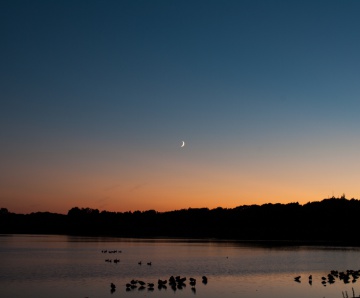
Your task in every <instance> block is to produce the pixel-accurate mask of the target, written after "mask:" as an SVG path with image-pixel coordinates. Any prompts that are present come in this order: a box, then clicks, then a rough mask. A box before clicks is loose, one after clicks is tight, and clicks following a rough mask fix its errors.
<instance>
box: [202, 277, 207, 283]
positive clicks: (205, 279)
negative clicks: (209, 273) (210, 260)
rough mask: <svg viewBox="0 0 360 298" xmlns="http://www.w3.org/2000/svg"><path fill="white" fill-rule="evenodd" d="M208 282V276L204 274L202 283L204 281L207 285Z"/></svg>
mask: <svg viewBox="0 0 360 298" xmlns="http://www.w3.org/2000/svg"><path fill="white" fill-rule="evenodd" d="M207 282H208V279H207V277H206V276H205V275H204V276H203V277H202V283H203V284H204V285H206V284H207Z"/></svg>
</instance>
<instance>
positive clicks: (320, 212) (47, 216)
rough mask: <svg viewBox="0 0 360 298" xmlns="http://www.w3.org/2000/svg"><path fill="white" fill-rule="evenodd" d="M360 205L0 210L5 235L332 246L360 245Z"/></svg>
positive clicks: (332, 201) (333, 200) (326, 201)
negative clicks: (59, 210) (120, 209)
mask: <svg viewBox="0 0 360 298" xmlns="http://www.w3.org/2000/svg"><path fill="white" fill-rule="evenodd" d="M359 219H360V201H359V200H357V199H350V200H349V199H346V198H345V196H342V197H341V198H335V197H332V198H329V199H324V200H322V201H318V202H309V203H307V204H304V205H300V204H299V203H289V204H264V205H244V206H239V207H236V208H231V209H226V208H221V207H219V208H215V209H208V208H189V209H182V210H175V211H169V212H157V211H155V210H148V211H134V212H109V211H101V212H100V211H99V210H98V209H91V208H78V207H74V208H72V209H71V210H69V211H68V213H67V214H66V215H65V214H56V213H50V212H35V213H30V214H15V213H12V212H10V211H8V210H7V209H6V208H1V210H0V233H2V234H10V233H12V234H13V233H15V234H17V233H21V234H65V235H82V236H115V237H146V238H148V237H149V238H153V237H156V238H158V237H166V238H168V237H171V238H172V237H174V238H196V239H219V240H229V239H231V240H242V241H264V242H272V243H284V242H286V243H288V244H290V243H294V244H298V243H302V244H328V245H356V246H358V245H360V240H359V238H358V236H356V235H358V234H357V229H358V223H359Z"/></svg>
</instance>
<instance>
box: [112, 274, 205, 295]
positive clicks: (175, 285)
mask: <svg viewBox="0 0 360 298" xmlns="http://www.w3.org/2000/svg"><path fill="white" fill-rule="evenodd" d="M189 281H190V282H189V284H190V286H191V291H192V292H193V293H196V288H195V286H196V279H195V278H193V277H190V278H189ZM185 282H186V277H180V276H176V277H174V276H173V275H172V276H170V278H169V279H168V280H167V279H164V280H162V279H158V282H157V288H158V289H159V290H162V289H165V290H166V289H167V285H169V286H170V287H171V289H172V290H173V291H174V292H175V291H176V290H182V289H183V288H185V287H186V284H185ZM207 282H208V279H207V277H206V276H203V277H202V283H203V284H205V285H206V284H207ZM125 286H126V291H127V292H129V291H132V290H135V289H138V290H139V291H143V290H145V289H147V290H148V291H154V288H155V283H150V282H148V283H146V282H144V281H142V280H135V279H133V280H131V281H130V282H129V283H127V284H126V285H125ZM110 289H111V293H113V292H115V290H116V285H115V284H114V283H111V284H110Z"/></svg>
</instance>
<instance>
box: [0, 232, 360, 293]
mask: <svg viewBox="0 0 360 298" xmlns="http://www.w3.org/2000/svg"><path fill="white" fill-rule="evenodd" d="M104 250H107V252H106V253H103V252H102V251H104ZM109 250H110V251H113V250H117V251H118V252H116V253H109ZM119 251H121V253H120V252H119ZM106 259H109V260H112V262H106V261H105V260H106ZM115 259H119V260H120V261H119V262H118V263H114V260H115ZM140 261H141V262H142V265H139V264H138V263H139V262H140ZM148 262H151V264H152V265H151V266H150V265H147V263H148ZM350 269H351V270H358V269H360V249H359V248H339V247H308V246H307V247H305V246H304V247H260V246H249V245H246V244H241V243H236V242H211V241H209V242H207V241H193V240H192V241H190V240H176V241H174V240H169V239H161V240H148V239H143V240H138V239H119V238H98V237H71V236H55V235H50V236H39V235H0V297H2V298H10V297H11V298H12V297H17V298H21V297H38V298H42V297H44V298H45V297H52V298H57V297H69V298H71V297H74V298H75V297H89V298H95V297H178V298H180V297H181V298H186V297H222V298H226V297H248V298H252V297H267V298H275V297H276V298H281V297H284V298H285V297H286V298H289V297H292V298H300V297H301V298H303V297H310V298H311V297H314V298H315V297H318V298H322V297H327V298H331V297H333V298H342V297H343V293H344V294H345V292H347V293H348V295H349V297H350V296H352V288H354V291H355V294H356V295H359V294H360V279H359V281H357V282H353V279H352V278H351V279H350V280H349V283H347V284H345V283H344V282H343V281H341V280H339V279H335V283H333V284H329V283H326V284H325V286H324V285H323V284H322V283H321V281H322V279H321V278H322V277H323V276H327V274H329V273H330V270H338V271H346V270H350ZM171 275H174V276H177V275H179V276H181V277H186V278H187V280H186V282H185V284H186V286H183V287H182V289H176V290H173V289H172V288H171V287H170V286H169V285H168V284H167V288H162V289H161V290H159V289H158V288H157V281H158V279H168V278H169V277H170V276H171ZM203 275H206V276H207V277H208V283H207V284H203V283H202V282H201V280H202V278H201V277H202V276H203ZM299 275H301V276H302V277H301V279H300V281H301V282H295V281H294V277H295V276H299ZM309 275H312V277H313V278H312V280H313V282H312V285H310V284H309V279H308V276H309ZM190 277H193V278H195V279H196V281H197V282H196V285H195V287H191V286H190V284H189V278H190ZM132 279H134V280H142V281H145V282H147V283H148V282H152V283H155V288H154V290H153V291H151V290H149V289H148V288H147V287H146V288H145V289H143V290H140V289H139V286H137V287H136V288H135V289H132V290H130V291H126V283H129V282H130V281H131V280H132ZM110 283H114V284H115V285H116V290H115V292H113V293H111V291H110Z"/></svg>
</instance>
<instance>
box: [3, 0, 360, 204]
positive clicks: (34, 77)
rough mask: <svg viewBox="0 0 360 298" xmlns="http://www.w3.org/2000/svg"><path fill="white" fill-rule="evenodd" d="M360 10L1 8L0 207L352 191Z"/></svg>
mask: <svg viewBox="0 0 360 298" xmlns="http://www.w3.org/2000/svg"><path fill="white" fill-rule="evenodd" d="M359 14H360V2H359V1H256V0H252V1H134V0H132V1H16V0H15V1H10V0H8V1H2V2H1V4H0V35H1V40H2V42H1V44H0V53H1V55H0V65H1V67H0V97H1V109H0V125H1V126H0V138H1V139H0V145H1V149H0V162H1V163H2V164H3V166H2V169H1V170H0V177H1V178H2V181H3V182H2V183H1V182H0V203H1V202H3V204H4V205H9V204H10V202H11V204H13V205H11V206H12V207H13V208H14V209H15V208H18V205H26V206H28V207H27V208H28V209H29V208H38V207H36V206H44V205H45V206H47V205H46V204H45V203H44V202H45V201H44V200H45V197H47V198H49V197H52V196H53V194H55V193H56V194H57V195H56V197H57V199H56V200H63V201H65V202H66V203H64V205H63V207H62V206H60V203H59V204H58V205H57V206H56V207H55V205H52V204H53V200H55V199H50V198H49V199H48V200H49V204H48V206H49V207H47V208H48V209H51V208H54V209H55V208H56V210H63V209H61V208H64V209H66V208H68V207H73V206H70V205H71V203H72V202H78V204H87V203H88V204H89V205H91V206H92V207H97V208H98V206H101V204H100V203H97V202H98V201H101V200H105V198H106V202H107V203H106V204H105V203H104V208H105V207H107V208H115V209H116V208H118V209H121V208H123V207H122V206H123V205H126V206H127V207H126V208H129V209H141V208H145V209H146V208H148V209H149V208H154V209H172V208H183V207H186V208H187V207H189V206H190V205H191V204H193V205H194V207H196V206H198V205H199V206H204V205H206V204H207V202H208V205H209V206H216V205H224V206H230V207H231V206H232V207H233V206H236V205H241V204H243V203H249V202H254V203H259V202H263V201H282V202H286V201H293V200H297V201H301V200H305V201H308V200H314V199H322V198H323V197H326V196H327V195H332V193H334V192H335V194H336V195H341V194H342V192H347V193H349V194H350V195H351V196H355V197H357V196H358V195H359V190H358V189H357V185H356V183H355V182H356V181H358V178H360V176H359V174H357V170H356V169H357V168H358V165H359V158H358V152H359V149H360V142H359V141H358V138H359V128H360V120H359V116H358V111H359V110H360V109H359V108H360V100H359V95H360V84H359V81H360V56H359V54H358V53H360V21H359ZM182 140H185V142H186V143H187V145H186V150H187V151H185V150H183V151H181V152H179V148H178V147H179V145H180V144H181V141H182ZM159 165H163V166H160V167H159ZM178 168H180V169H181V170H180V172H181V173H182V174H181V175H180V174H179V175H180V177H178V176H177V175H178V174H177V169H178ZM144 169H148V172H146V171H145V172H144ZM149 169H151V170H149ZM332 171H335V172H337V173H341V175H337V174H330V173H331V172H332ZM20 172H21V173H22V174H21V175H18V174H19V173H20ZM324 172H325V173H326V174H324ZM335 172H333V173H335ZM60 173H61V174H60ZM209 173H212V174H211V175H213V176H211V178H209V177H208V176H207V175H208V174H209ZM67 175H70V176H72V175H73V177H72V178H69V177H68V178H66V177H67ZM339 176H340V177H339ZM36 177H37V178H36ZM76 177H77V178H78V179H79V180H81V181H82V183H80V184H79V185H73V184H71V181H73V179H76ZM80 177H81V178H80ZM90 177H91V178H90ZM124 177H126V179H125V178H124ZM169 177H171V178H169ZM184 177H189V178H187V179H188V180H186V179H185V178H184ZM190 177H191V178H190ZM206 177H208V178H206ZM167 179H170V180H171V181H172V182H169V181H168V180H167ZM184 179H185V180H184ZM57 181H62V182H61V183H60V182H57ZM94 181H97V183H98V184H99V185H98V186H96V187H95V186H94V183H95V182H94ZM215 181H216V182H215ZM314 181H318V183H315V182H314ZM44 184H47V185H48V186H47V187H46V189H47V190H46V191H44ZM95 184H96V183H95ZM169 184H170V185H172V189H168V188H167V187H168V185H169ZM112 185H116V190H117V192H116V193H112V194H103V193H102V191H101V190H102V189H108V187H110V188H111V187H112ZM138 185H146V186H142V187H141V190H142V192H143V193H141V192H140V191H138V192H136V194H132V195H129V194H127V193H126V191H125V190H124V189H127V188H128V189H137V186H138ZM207 188H208V189H209V190H207V191H205V190H204V189H207ZM85 189H87V190H85ZM159 189H162V191H159ZM164 189H166V191H165V190H164ZM1 190H2V191H1ZM59 193H61V194H63V195H60V194H59ZM179 194H181V196H180V195H179ZM179 196H180V197H179ZM158 197H161V198H164V199H163V200H162V201H158ZM40 198H42V199H40ZM77 198H83V199H82V200H79V201H76V200H77ZM165 198H167V199H165ZM171 198H175V199H174V200H175V201H176V204H175V203H174V204H173V205H172V204H170V203H169V202H171ZM189 198H192V199H191V200H190V199H189ZM129 199H131V200H132V201H133V202H134V205H129V203H128V201H129ZM197 200H198V201H197ZM16 202H17V203H16ZM181 202H184V203H183V204H181ZM197 202H199V203H197ZM17 204H18V205H17ZM122 204H123V205H122ZM31 206H33V207H31ZM51 206H53V207H51ZM143 206H145V207H143ZM5 207H6V206H5ZM39 208H40V207H39ZM44 208H45V207H44ZM124 208H125V207H124Z"/></svg>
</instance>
